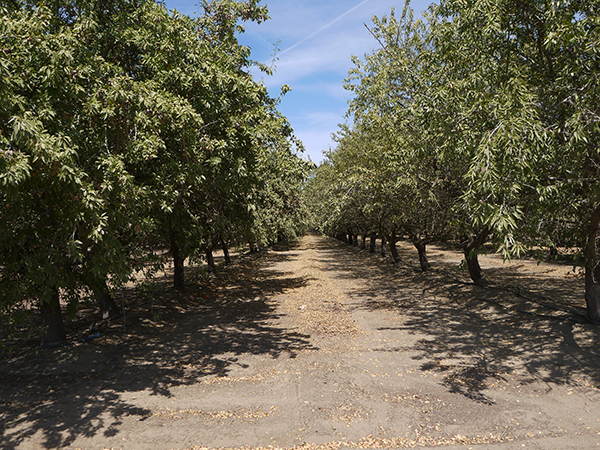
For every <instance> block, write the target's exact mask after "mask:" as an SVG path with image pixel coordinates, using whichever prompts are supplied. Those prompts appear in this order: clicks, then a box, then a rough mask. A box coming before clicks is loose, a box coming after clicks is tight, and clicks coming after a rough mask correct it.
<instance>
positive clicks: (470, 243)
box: [463, 227, 489, 285]
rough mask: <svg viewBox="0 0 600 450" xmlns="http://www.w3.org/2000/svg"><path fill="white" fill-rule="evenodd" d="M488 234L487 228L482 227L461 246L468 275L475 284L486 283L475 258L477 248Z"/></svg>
mask: <svg viewBox="0 0 600 450" xmlns="http://www.w3.org/2000/svg"><path fill="white" fill-rule="evenodd" d="M488 234H489V230H488V228H487V227H486V228H484V229H483V230H481V231H480V232H479V233H478V234H477V235H475V236H471V237H470V238H469V239H468V240H467V242H466V244H465V245H464V247H463V251H464V254H465V259H466V261H467V269H468V270H469V276H470V277H471V279H472V280H473V282H474V283H475V284H478V285H482V284H485V283H486V280H485V278H484V277H483V272H482V271H481V266H480V265H479V259H478V258H477V249H478V248H479V247H480V246H482V245H483V244H484V242H485V241H486V239H487V236H488Z"/></svg>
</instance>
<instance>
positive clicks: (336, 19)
mask: <svg viewBox="0 0 600 450" xmlns="http://www.w3.org/2000/svg"><path fill="white" fill-rule="evenodd" d="M368 1H369V0H364V1H362V2H360V3H359V4H358V5H356V6H354V7H353V8H350V9H349V10H348V11H346V12H345V13H344V14H341V15H340V16H338V17H336V18H335V19H333V20H332V21H331V22H329V23H327V24H325V25H323V26H322V27H321V28H319V29H318V30H317V31H313V32H312V33H310V34H309V35H308V36H306V37H304V38H302V39H300V40H299V41H298V42H296V43H295V44H294V45H292V46H291V47H288V48H286V49H285V50H284V51H282V52H281V53H280V54H279V55H277V56H281V55H283V54H285V53H287V52H289V51H290V50H292V49H294V48H296V47H298V46H299V45H300V44H303V43H304V42H306V41H308V40H309V39H310V38H312V37H313V36H315V35H317V34H319V33H320V32H321V31H323V30H324V29H326V28H328V27H330V26H331V25H333V24H334V23H336V22H337V21H338V20H340V19H341V18H342V17H344V16H346V15H348V14H350V13H351V12H352V11H354V10H355V9H357V8H360V7H361V6H362V5H364V4H365V3H367V2H368Z"/></svg>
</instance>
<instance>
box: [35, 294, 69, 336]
mask: <svg viewBox="0 0 600 450" xmlns="http://www.w3.org/2000/svg"><path fill="white" fill-rule="evenodd" d="M40 312H41V315H42V326H43V331H42V346H43V347H58V346H60V345H63V344H65V343H66V342H67V333H66V332H65V325H64V323H63V320H62V311H61V310H60V294H59V292H58V289H55V290H54V292H53V293H52V297H51V298H50V299H49V300H48V301H40Z"/></svg>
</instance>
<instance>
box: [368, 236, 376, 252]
mask: <svg viewBox="0 0 600 450" xmlns="http://www.w3.org/2000/svg"><path fill="white" fill-rule="evenodd" d="M376 244H377V233H371V238H370V240H369V253H375V245H376Z"/></svg>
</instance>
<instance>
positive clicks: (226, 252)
mask: <svg viewBox="0 0 600 450" xmlns="http://www.w3.org/2000/svg"><path fill="white" fill-rule="evenodd" d="M221 247H222V248H223V255H224V256H225V264H231V256H229V246H228V245H227V244H226V243H225V241H221Z"/></svg>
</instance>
